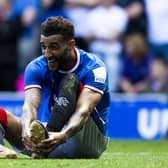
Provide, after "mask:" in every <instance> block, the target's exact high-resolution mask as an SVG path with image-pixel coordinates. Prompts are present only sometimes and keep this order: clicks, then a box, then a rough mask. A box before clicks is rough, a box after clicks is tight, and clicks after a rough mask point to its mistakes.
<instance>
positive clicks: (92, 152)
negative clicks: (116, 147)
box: [48, 117, 108, 159]
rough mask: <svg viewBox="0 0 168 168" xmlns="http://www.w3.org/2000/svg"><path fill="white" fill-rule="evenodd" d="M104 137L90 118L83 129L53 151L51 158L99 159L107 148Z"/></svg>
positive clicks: (106, 139)
mask: <svg viewBox="0 0 168 168" xmlns="http://www.w3.org/2000/svg"><path fill="white" fill-rule="evenodd" d="M107 144H108V138H107V137H106V136H104V135H103V134H102V133H101V132H100V130H99V129H98V127H97V126H96V124H95V122H94V121H93V120H92V118H91V117H90V118H89V120H88V121H87V122H86V124H85V125H84V126H83V128H82V129H81V130H80V131H79V132H78V133H77V134H76V135H75V136H73V137H71V138H70V139H68V140H67V142H66V143H64V144H61V145H59V146H58V147H57V148H56V149H55V150H54V151H52V152H51V153H50V154H49V155H48V157H49V158H70V159H72V158H98V157H99V156H100V155H101V154H102V153H103V152H104V151H105V149H106V148H107Z"/></svg>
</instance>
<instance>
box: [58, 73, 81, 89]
mask: <svg viewBox="0 0 168 168" xmlns="http://www.w3.org/2000/svg"><path fill="white" fill-rule="evenodd" d="M60 87H62V89H63V90H64V91H65V90H66V91H68V90H69V91H70V90H71V91H73V90H75V91H78V90H79V88H80V82H79V79H78V78H77V76H76V75H75V74H68V75H66V76H65V77H64V78H63V80H62V81H61V84H60Z"/></svg>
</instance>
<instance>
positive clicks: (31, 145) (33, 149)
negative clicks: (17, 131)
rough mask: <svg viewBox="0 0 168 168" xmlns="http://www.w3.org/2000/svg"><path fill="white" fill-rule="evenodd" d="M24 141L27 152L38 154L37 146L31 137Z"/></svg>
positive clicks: (23, 138) (23, 139) (25, 138)
mask: <svg viewBox="0 0 168 168" xmlns="http://www.w3.org/2000/svg"><path fill="white" fill-rule="evenodd" d="M22 141H23V144H24V146H25V148H26V149H27V150H29V151H31V152H37V145H36V144H34V143H33V141H32V140H31V137H30V136H29V135H26V136H24V137H22Z"/></svg>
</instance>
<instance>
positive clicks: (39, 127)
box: [30, 120, 48, 159]
mask: <svg viewBox="0 0 168 168" xmlns="http://www.w3.org/2000/svg"><path fill="white" fill-rule="evenodd" d="M30 136H31V140H32V141H33V142H34V143H35V144H39V143H40V142H41V141H42V140H44V139H46V138H48V131H47V129H46V128H45V127H44V126H43V124H42V123H41V122H40V121H37V120H35V121H33V122H32V123H31V125H30ZM32 158H34V159H43V158H46V154H44V153H32Z"/></svg>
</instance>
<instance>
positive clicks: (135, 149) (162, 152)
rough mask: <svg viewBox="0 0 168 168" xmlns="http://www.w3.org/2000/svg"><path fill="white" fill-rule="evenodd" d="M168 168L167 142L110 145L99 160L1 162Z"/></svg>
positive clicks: (37, 166)
mask: <svg viewBox="0 0 168 168" xmlns="http://www.w3.org/2000/svg"><path fill="white" fill-rule="evenodd" d="M22 167H23V168H168V140H167V141H166V140H161V141H118V140H113V141H110V143H109V146H108V149H107V150H106V151H105V152H104V153H103V155H102V156H101V157H100V158H99V159H88V160H86V159H74V160H68V159H53V160H51V159H44V160H33V159H30V158H29V157H27V156H24V155H21V154H18V159H0V168H22Z"/></svg>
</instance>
